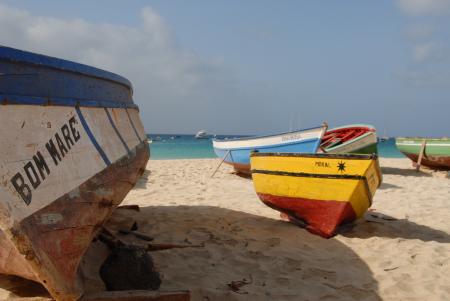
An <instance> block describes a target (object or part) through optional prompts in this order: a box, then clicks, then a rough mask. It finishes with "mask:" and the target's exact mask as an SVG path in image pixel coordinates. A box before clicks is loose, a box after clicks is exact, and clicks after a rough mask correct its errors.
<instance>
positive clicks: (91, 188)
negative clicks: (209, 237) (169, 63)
mask: <svg viewBox="0 0 450 301" xmlns="http://www.w3.org/2000/svg"><path fill="white" fill-rule="evenodd" d="M0 73H1V75H0V91H1V92H0V102H1V103H2V105H0V122H1V125H2V126H1V127H0V137H2V144H1V145H0V168H1V169H0V171H1V174H0V178H1V181H0V273H4V274H10V275H17V276H20V277H24V278H27V279H30V280H34V281H37V282H40V283H41V284H42V285H44V286H45V287H46V288H47V290H48V291H49V293H50V294H51V295H52V297H53V298H54V299H56V300H77V299H79V298H80V297H81V296H82V295H83V281H82V275H81V274H80V271H79V270H78V265H79V263H80V260H81V258H82V256H83V255H84V253H85V251H86V249H87V248H88V247H89V245H90V243H91V241H92V239H93V237H94V236H95V235H96V234H97V232H98V230H99V229H101V227H102V225H103V223H104V222H105V220H106V219H107V218H108V217H109V216H110V215H111V213H112V211H113V210H114V209H115V208H116V207H117V206H118V205H119V204H120V202H121V201H122V200H123V198H124V197H125V196H126V194H127V193H128V192H129V191H130V190H131V189H132V187H133V186H134V184H135V183H136V181H137V179H138V178H139V176H140V175H141V174H142V173H143V171H144V170H145V166H146V163H147V161H148V159H149V155H150V151H149V148H148V145H147V143H146V136H145V131H144V128H143V126H142V123H141V120H140V117H139V111H138V108H137V107H136V105H135V104H134V103H133V100H132V88H131V84H130V83H129V82H128V81H127V80H126V79H124V78H122V77H120V76H118V75H115V74H112V73H109V72H106V71H102V70H99V69H96V68H92V67H89V66H85V65H81V64H76V63H73V62H69V61H64V60H59V59H55V58H51V57H47V56H42V55H37V54H32V53H29V52H23V51H19V50H15V49H11V48H7V47H0Z"/></svg>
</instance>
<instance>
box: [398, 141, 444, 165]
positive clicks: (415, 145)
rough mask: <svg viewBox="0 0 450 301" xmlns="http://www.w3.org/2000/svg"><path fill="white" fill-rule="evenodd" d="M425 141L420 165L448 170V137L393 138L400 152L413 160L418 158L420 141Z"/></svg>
mask: <svg viewBox="0 0 450 301" xmlns="http://www.w3.org/2000/svg"><path fill="white" fill-rule="evenodd" d="M423 142H425V150H424V153H423V157H422V161H421V163H420V164H421V165H425V166H427V167H430V168H434V169H443V170H450V138H407V137H399V138H396V139H395V144H396V146H397V148H398V150H399V151H400V152H402V153H403V154H404V155H405V156H407V157H408V158H410V159H411V160H412V161H413V162H417V161H418V160H419V154H420V151H421V148H422V143H423Z"/></svg>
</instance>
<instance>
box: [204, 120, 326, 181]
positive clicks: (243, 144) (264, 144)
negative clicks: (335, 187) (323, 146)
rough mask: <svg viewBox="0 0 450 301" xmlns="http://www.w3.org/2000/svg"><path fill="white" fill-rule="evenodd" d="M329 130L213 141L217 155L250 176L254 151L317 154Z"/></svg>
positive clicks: (320, 129)
mask: <svg viewBox="0 0 450 301" xmlns="http://www.w3.org/2000/svg"><path fill="white" fill-rule="evenodd" d="M326 130H327V125H326V124H324V125H322V126H319V127H314V128H309V129H303V130H298V131H292V132H286V133H280V134H275V135H269V136H256V137H248V138H247V137H245V138H236V139H223V140H219V139H213V148H214V152H215V153H216V155H217V156H218V157H220V158H223V160H224V162H225V163H227V164H230V165H232V166H233V168H234V169H235V170H236V172H238V173H242V174H247V175H248V174H250V153H251V152H252V151H258V152H267V153H274V152H275V153H276V152H290V153H315V152H317V150H318V148H319V146H320V141H321V139H322V137H323V135H324V134H325V132H326Z"/></svg>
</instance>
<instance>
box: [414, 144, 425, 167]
mask: <svg viewBox="0 0 450 301" xmlns="http://www.w3.org/2000/svg"><path fill="white" fill-rule="evenodd" d="M426 145H427V140H423V141H422V146H421V147H420V153H419V158H418V159H417V163H416V171H419V170H420V164H421V163H422V158H423V155H424V153H425V147H426Z"/></svg>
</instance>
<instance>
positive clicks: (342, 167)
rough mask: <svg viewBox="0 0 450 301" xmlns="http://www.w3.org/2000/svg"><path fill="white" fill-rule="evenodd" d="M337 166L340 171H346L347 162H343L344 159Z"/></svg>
mask: <svg viewBox="0 0 450 301" xmlns="http://www.w3.org/2000/svg"><path fill="white" fill-rule="evenodd" d="M337 168H338V171H340V172H344V171H345V162H342V161H341V162H339V163H338V166H337Z"/></svg>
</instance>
